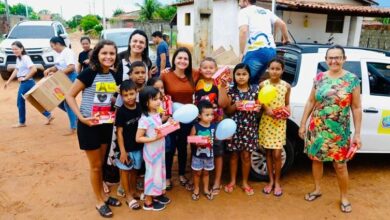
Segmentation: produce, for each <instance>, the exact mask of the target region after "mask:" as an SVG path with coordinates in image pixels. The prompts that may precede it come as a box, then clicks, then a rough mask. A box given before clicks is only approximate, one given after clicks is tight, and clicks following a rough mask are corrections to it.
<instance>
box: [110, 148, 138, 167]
mask: <svg viewBox="0 0 390 220" xmlns="http://www.w3.org/2000/svg"><path fill="white" fill-rule="evenodd" d="M127 156H128V157H129V159H130V163H129V164H123V163H121V162H120V160H119V156H118V158H117V159H115V165H116V166H117V167H118V168H119V169H121V170H139V169H141V165H142V151H140V150H138V151H131V152H127Z"/></svg>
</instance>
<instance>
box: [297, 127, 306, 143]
mask: <svg viewBox="0 0 390 220" xmlns="http://www.w3.org/2000/svg"><path fill="white" fill-rule="evenodd" d="M305 134H306V128H305V126H301V127H299V130H298V135H299V137H300V138H302V139H303V140H304V139H305Z"/></svg>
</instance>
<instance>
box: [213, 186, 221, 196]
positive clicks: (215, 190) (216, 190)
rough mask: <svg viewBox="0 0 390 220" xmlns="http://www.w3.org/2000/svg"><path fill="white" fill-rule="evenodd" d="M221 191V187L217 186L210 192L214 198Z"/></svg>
mask: <svg viewBox="0 0 390 220" xmlns="http://www.w3.org/2000/svg"><path fill="white" fill-rule="evenodd" d="M221 189H222V185H219V186H218V187H213V188H212V189H211V191H212V193H213V195H214V196H216V195H218V194H219V193H220V192H221Z"/></svg>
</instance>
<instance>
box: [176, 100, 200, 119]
mask: <svg viewBox="0 0 390 220" xmlns="http://www.w3.org/2000/svg"><path fill="white" fill-rule="evenodd" d="M198 114H199V110H198V107H196V106H195V105H193V104H185V105H183V106H181V107H180V108H179V109H177V110H176V111H174V112H173V119H174V120H175V121H179V122H181V123H184V124H188V123H190V122H192V121H193V120H194V119H195V118H196V117H197V116H198Z"/></svg>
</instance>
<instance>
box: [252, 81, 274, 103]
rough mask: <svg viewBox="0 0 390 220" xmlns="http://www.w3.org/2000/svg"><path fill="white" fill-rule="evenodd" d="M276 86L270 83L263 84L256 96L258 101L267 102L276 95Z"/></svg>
mask: <svg viewBox="0 0 390 220" xmlns="http://www.w3.org/2000/svg"><path fill="white" fill-rule="evenodd" d="M276 93H277V91H276V88H275V86H272V85H265V86H264V87H263V88H261V89H260V91H259V96H258V97H257V98H258V100H259V102H260V103H262V104H269V103H271V101H272V100H274V99H275V97H276Z"/></svg>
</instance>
